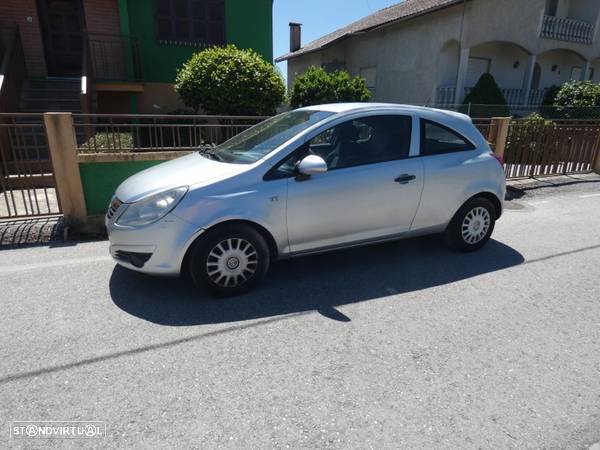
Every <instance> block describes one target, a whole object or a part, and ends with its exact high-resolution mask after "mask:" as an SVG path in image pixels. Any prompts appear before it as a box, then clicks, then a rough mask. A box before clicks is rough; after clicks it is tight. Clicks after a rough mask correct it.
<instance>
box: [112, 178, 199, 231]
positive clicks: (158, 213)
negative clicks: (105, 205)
mask: <svg viewBox="0 0 600 450" xmlns="http://www.w3.org/2000/svg"><path fill="white" fill-rule="evenodd" d="M187 191H188V187H187V186H183V187H180V188H176V189H171V190H169V191H165V192H161V193H160V194H155V195H152V196H151V197H148V198H145V199H143V200H140V201H139V202H136V203H132V204H131V205H129V206H128V207H127V209H126V210H125V212H124V213H123V214H121V217H119V218H118V219H117V224H118V225H125V226H129V227H139V226H142V225H148V224H151V223H153V222H156V221H157V220H160V219H162V218H163V217H164V216H166V215H167V214H169V213H170V212H171V211H172V210H173V209H174V208H175V207H176V206H177V204H178V203H179V202H180V201H181V199H182V198H183V196H184V195H185V194H186V192H187Z"/></svg>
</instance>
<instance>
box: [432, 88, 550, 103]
mask: <svg viewBox="0 0 600 450" xmlns="http://www.w3.org/2000/svg"><path fill="white" fill-rule="evenodd" d="M471 89H472V88H465V92H464V95H465V97H466V96H467V95H469V92H471ZM501 91H502V95H504V98H505V99H506V103H508V105H509V106H522V105H541V104H542V102H543V101H544V97H545V96H546V92H547V91H548V89H532V90H531V91H529V96H528V98H527V100H525V91H524V90H523V89H501ZM455 94H456V88H454V87H440V88H438V89H437V96H436V101H435V103H436V105H439V106H455V105H456V104H457V101H456V100H457V99H456V95H455Z"/></svg>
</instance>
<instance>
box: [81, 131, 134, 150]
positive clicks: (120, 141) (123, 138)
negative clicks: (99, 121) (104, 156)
mask: <svg viewBox="0 0 600 450" xmlns="http://www.w3.org/2000/svg"><path fill="white" fill-rule="evenodd" d="M80 151H81V152H82V153H115V152H116V153H130V152H132V151H133V135H132V133H126V132H109V131H98V132H96V133H95V134H94V135H93V136H90V138H89V139H88V140H86V141H85V142H84V143H83V144H82V145H81V148H80Z"/></svg>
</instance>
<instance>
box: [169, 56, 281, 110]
mask: <svg viewBox="0 0 600 450" xmlns="http://www.w3.org/2000/svg"><path fill="white" fill-rule="evenodd" d="M175 91H176V92H177V93H178V94H179V96H180V97H181V100H182V101H183V103H184V104H185V105H186V106H187V107H189V108H192V109H193V110H194V111H195V112H198V111H199V110H203V111H204V112H205V113H207V114H216V115H219V114H222V115H249V116H254V115H258V116H263V115H264V116H266V115H271V114H273V113H275V109H276V108H277V107H278V106H279V105H281V103H283V101H284V100H285V85H284V82H283V77H282V76H281V74H280V73H279V72H278V71H277V69H276V68H275V66H273V64H271V63H269V62H267V61H265V60H264V59H263V58H262V57H261V56H260V55H259V54H258V53H256V52H255V51H253V50H241V49H238V48H237V47H236V46H234V45H229V46H227V47H211V48H208V49H206V50H204V51H202V52H200V53H195V54H194V55H193V56H192V57H191V59H190V60H189V61H187V62H186V63H185V64H184V65H183V67H181V68H180V69H179V70H178V71H177V78H176V80H175Z"/></svg>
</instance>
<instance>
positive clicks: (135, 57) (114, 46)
mask: <svg viewBox="0 0 600 450" xmlns="http://www.w3.org/2000/svg"><path fill="white" fill-rule="evenodd" d="M88 45H89V52H90V54H89V58H90V64H91V67H92V70H93V72H94V77H95V79H96V80H98V81H141V80H142V59H141V58H140V44H139V40H138V39H137V38H135V37H132V36H125V35H110V34H89V35H88Z"/></svg>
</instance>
